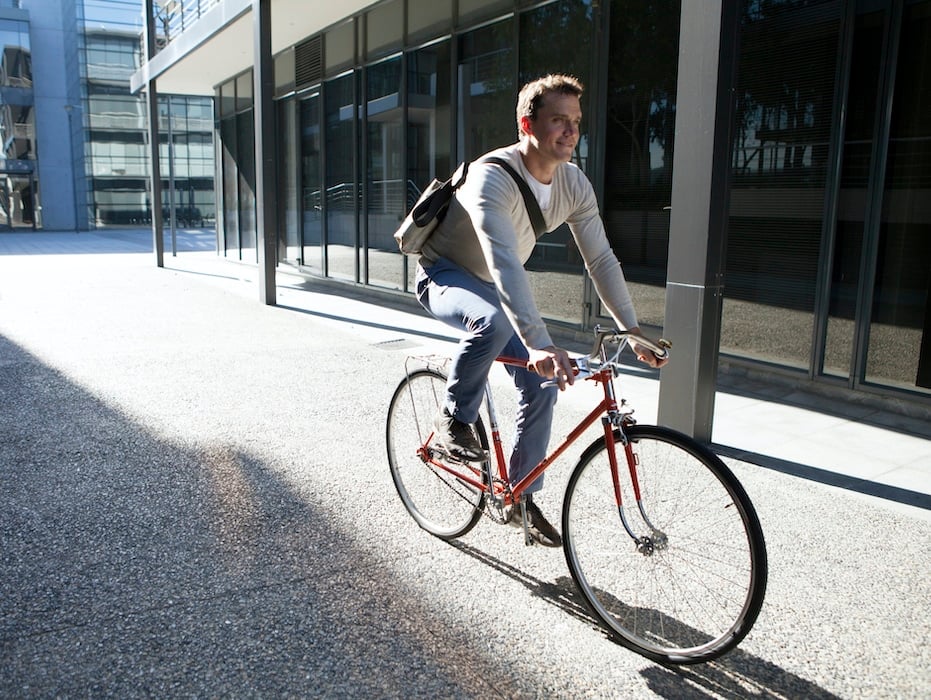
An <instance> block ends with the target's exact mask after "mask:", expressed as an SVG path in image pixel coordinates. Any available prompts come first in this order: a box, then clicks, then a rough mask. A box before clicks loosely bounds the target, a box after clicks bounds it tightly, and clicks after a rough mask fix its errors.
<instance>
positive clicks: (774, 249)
mask: <svg viewBox="0 0 931 700" xmlns="http://www.w3.org/2000/svg"><path fill="white" fill-rule="evenodd" d="M755 7H756V6H755ZM756 9H757V10H758V12H757V13H756V14H754V15H753V16H751V17H750V18H745V22H744V26H743V28H742V30H741V31H742V34H741V38H740V46H741V55H740V59H739V64H738V85H737V106H736V115H735V125H734V141H733V150H732V156H731V164H732V187H731V204H730V218H729V229H728V240H727V250H726V263H725V270H726V276H725V292H724V295H725V296H724V310H723V319H722V331H721V350H722V351H723V352H726V353H730V354H734V355H742V356H747V357H752V358H754V359H760V360H766V361H770V362H774V363H777V364H780V365H785V366H789V367H797V368H799V369H808V367H809V365H810V362H811V350H812V346H811V338H812V334H813V330H814V325H813V324H814V304H815V291H816V283H817V279H818V269H819V262H820V260H819V256H820V248H821V233H822V228H823V221H824V191H825V187H826V184H827V164H828V158H827V156H828V145H829V143H830V138H831V126H832V116H833V114H832V109H833V96H834V87H835V85H834V84H835V73H836V62H837V48H838V41H839V36H840V15H841V11H842V8H841V3H840V2H829V3H822V4H820V5H816V6H814V7H810V8H802V9H795V10H793V11H791V12H789V11H785V8H777V7H775V6H773V7H770V6H759V7H756ZM770 11H772V12H777V13H778V14H777V15H775V16H772V17H771V16H770V15H769V14H768V13H769V12H770ZM772 328H780V329H782V330H781V331H780V333H778V334H774V333H772V332H771V329H772Z"/></svg>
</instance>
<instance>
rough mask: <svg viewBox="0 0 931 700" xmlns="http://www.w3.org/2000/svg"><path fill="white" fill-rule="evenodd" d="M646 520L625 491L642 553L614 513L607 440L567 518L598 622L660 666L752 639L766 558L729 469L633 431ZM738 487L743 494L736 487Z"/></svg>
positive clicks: (574, 482) (579, 481) (586, 466)
mask: <svg viewBox="0 0 931 700" xmlns="http://www.w3.org/2000/svg"><path fill="white" fill-rule="evenodd" d="M629 437H630V439H631V442H632V443H633V448H634V450H635V452H636V453H637V456H638V468H637V475H638V481H639V483H640V492H641V500H642V507H643V511H644V513H645V517H646V518H648V519H649V522H650V523H652V525H653V526H654V527H655V528H656V529H657V531H656V532H652V531H651V530H650V529H649V528H648V527H647V525H646V523H645V521H644V518H643V517H642V516H641V514H640V509H639V508H638V505H637V504H636V503H635V502H634V499H633V494H632V493H630V484H629V483H628V484H624V488H623V492H624V493H623V497H624V499H625V501H624V503H625V505H624V509H625V512H626V513H627V519H628V522H629V523H630V525H631V527H632V528H633V529H634V534H635V535H637V536H638V537H647V538H648V539H647V541H648V542H650V540H651V538H655V537H657V536H658V535H659V533H661V534H662V535H663V536H664V541H663V542H652V544H653V545H654V546H653V547H652V548H651V547H645V548H644V547H641V548H640V549H639V550H638V548H637V547H635V546H634V545H633V544H632V542H631V539H630V537H629V535H628V534H627V533H626V532H625V530H624V528H623V527H622V526H621V524H620V519H619V518H618V516H617V508H616V507H613V504H612V507H608V506H607V504H606V500H607V498H606V494H613V486H612V483H611V478H610V468H609V460H608V457H607V448H606V447H605V443H604V441H603V440H602V441H600V442H599V443H596V444H595V445H593V446H592V447H591V448H589V450H587V451H586V452H585V454H584V455H583V457H582V459H581V460H580V462H579V465H578V466H577V467H576V469H575V471H574V472H573V474H572V477H571V478H570V481H569V486H568V488H567V492H566V500H565V505H564V511H563V537H564V541H565V543H566V560H567V562H568V564H569V568H570V571H571V572H572V575H573V578H575V579H576V582H577V583H578V585H579V588H580V589H581V590H582V592H583V594H584V595H585V598H586V600H587V601H588V602H589V604H590V606H591V607H592V609H593V611H594V612H595V614H596V615H597V616H598V617H599V619H601V620H602V622H604V624H605V625H606V626H607V627H608V628H609V629H611V630H612V632H614V633H615V634H616V635H617V636H618V638H619V639H620V641H622V642H623V643H624V644H626V645H627V646H630V647H631V648H633V649H635V650H637V651H639V652H640V653H643V654H645V655H647V656H650V657H651V658H656V659H661V660H664V661H672V662H678V663H694V662H697V661H705V660H708V659H710V658H715V657H717V656H719V655H720V654H722V653H724V652H726V651H727V650H728V649H730V648H732V647H733V646H734V645H735V644H737V642H739V640H740V639H741V638H742V637H743V636H744V635H745V634H746V632H747V630H748V629H749V626H750V625H751V624H752V622H753V620H754V619H755V617H756V615H757V614H758V613H759V607H760V605H761V604H762V595H763V588H764V586H765V578H766V573H765V567H766V563H765V562H766V560H765V550H764V548H763V542H762V534H761V533H760V531H759V523H758V522H757V520H756V517H755V514H753V512H752V507H751V506H750V505H749V502H745V501H744V500H743V499H745V497H744V496H743V494H742V490H740V489H739V485H736V480H734V479H733V476H732V475H730V473H729V471H727V468H726V467H725V466H724V464H723V463H721V462H720V460H718V459H717V458H716V457H714V455H713V454H711V453H710V452H707V451H705V450H703V449H702V448H700V447H697V446H696V443H694V442H692V441H690V440H689V439H688V438H685V437H684V436H680V435H679V434H678V433H674V432H672V431H668V430H666V429H663V428H646V427H640V426H638V427H633V428H631V429H630V430H629ZM735 485H736V486H735Z"/></svg>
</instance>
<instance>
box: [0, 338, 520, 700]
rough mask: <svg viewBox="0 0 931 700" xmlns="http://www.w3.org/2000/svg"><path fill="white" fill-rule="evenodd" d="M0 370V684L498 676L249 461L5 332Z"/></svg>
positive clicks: (290, 690)
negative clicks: (202, 443) (158, 421)
mask: <svg viewBox="0 0 931 700" xmlns="http://www.w3.org/2000/svg"><path fill="white" fill-rule="evenodd" d="M0 368H2V371H0V403H2V405H3V406H4V418H3V421H2V423H0V513H2V517H0V558H2V563H0V656H2V658H3V659H4V661H3V667H2V672H0V696H3V697H26V696H59V697H68V696H102V695H107V696H115V697H132V696H140V695H144V696H166V695H186V696H187V695H193V696H213V697H217V696H244V695H251V696H255V695H259V696H261V695H271V696H284V695H287V696H298V697H300V696H320V695H327V696H350V695H351V696H359V697H371V696H379V697H384V696H394V695H410V689H411V688H413V689H415V691H414V692H415V694H423V695H424V696H426V695H430V696H434V697H437V696H446V697H465V696H473V695H477V694H483V693H485V692H486V691H487V690H488V688H487V686H486V685H485V683H486V679H490V680H491V681H493V682H495V683H497V682H500V683H501V685H502V686H506V685H507V682H508V681H507V678H506V674H505V673H503V672H501V671H498V670H496V669H495V668H489V664H488V661H487V660H486V659H485V658H484V657H482V656H481V654H480V653H478V652H474V651H470V650H469V646H468V643H467V640H466V638H464V637H461V636H460V634H459V632H457V631H456V630H454V629H450V627H449V625H448V624H445V623H444V621H443V620H441V619H436V618H435V616H434V615H433V614H431V613H430V612H428V611H425V610H424V609H423V608H422V607H421V606H419V605H418V604H417V603H416V602H415V601H414V600H412V597H411V595H410V594H409V591H406V590H405V588H404V586H403V583H401V582H397V581H395V580H393V579H392V577H391V576H390V575H387V574H386V572H385V571H384V567H383V566H381V565H380V564H379V561H378V559H377V553H376V552H377V548H373V549H370V550H364V549H359V548H358V547H357V546H355V545H354V544H353V542H352V540H351V539H350V538H348V537H347V536H345V535H344V534H343V533H341V532H340V531H339V528H338V527H335V526H334V525H333V524H332V523H330V522H328V520H331V519H332V515H328V514H327V513H325V512H323V510H322V509H319V508H318V507H315V505H314V503H313V501H314V495H313V494H309V495H308V494H303V495H299V494H297V493H296V492H295V491H294V490H293V488H291V487H289V485H287V484H285V483H283V482H282V481H281V480H280V479H279V478H278V477H277V476H276V475H275V474H274V473H272V471H271V470H270V469H269V468H267V467H266V465H264V464H263V463H262V462H260V461H257V460H255V459H253V458H251V457H250V456H249V455H247V454H244V453H242V452H238V451H235V450H231V449H229V448H227V447H225V446H223V445H216V446H213V447H209V448H193V447H192V448H191V449H185V448H180V447H178V446H175V445H171V444H167V443H166V442H165V441H163V440H160V439H158V438H156V437H155V436H153V435H152V434H151V433H150V432H148V431H147V430H145V429H142V428H141V427H140V426H139V425H137V424H135V423H134V422H133V421H131V420H128V419H127V417H125V416H123V415H121V414H120V413H118V412H116V411H114V410H113V409H111V408H109V407H108V406H106V405H105V404H104V403H102V402H101V401H100V400H98V399H97V398H95V397H93V396H91V395H89V394H88V393H87V392H86V391H84V390H83V389H82V388H80V387H78V386H77V385H75V384H74V383H73V382H71V381H69V380H68V379H67V378H66V377H64V376H62V375H61V374H59V373H58V372H56V371H54V370H52V369H50V368H49V367H47V366H45V365H43V364H42V363H41V362H40V361H38V360H37V359H36V358H35V357H33V356H32V355H30V354H29V353H27V352H25V351H24V350H22V349H21V348H20V347H18V346H17V345H15V344H14V343H12V342H10V341H9V340H8V339H6V338H4V337H2V336H0ZM449 660H454V662H450V661H449ZM480 673H484V674H488V675H487V676H485V677H482V676H480V675H479V674H480Z"/></svg>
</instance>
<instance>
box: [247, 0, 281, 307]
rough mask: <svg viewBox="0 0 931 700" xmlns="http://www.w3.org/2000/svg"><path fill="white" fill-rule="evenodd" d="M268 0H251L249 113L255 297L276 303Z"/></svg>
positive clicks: (272, 84)
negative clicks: (256, 273)
mask: <svg viewBox="0 0 931 700" xmlns="http://www.w3.org/2000/svg"><path fill="white" fill-rule="evenodd" d="M271 4H272V3H271V0H252V22H253V35H254V40H255V60H254V61H253V66H254V67H253V80H254V89H253V95H254V96H255V97H254V104H253V116H254V119H255V221H256V236H257V237H258V241H257V242H256V243H257V247H258V254H259V297H260V299H261V300H262V302H263V303H265V304H269V305H274V304H276V303H277V294H276V289H275V266H276V264H277V262H278V216H277V207H276V206H275V104H274V102H273V100H272V98H273V96H274V94H275V72H274V63H273V62H272V23H271Z"/></svg>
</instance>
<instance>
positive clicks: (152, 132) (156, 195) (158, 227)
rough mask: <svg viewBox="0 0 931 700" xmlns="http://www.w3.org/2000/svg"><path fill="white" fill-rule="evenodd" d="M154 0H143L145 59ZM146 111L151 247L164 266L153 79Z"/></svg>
mask: <svg viewBox="0 0 931 700" xmlns="http://www.w3.org/2000/svg"><path fill="white" fill-rule="evenodd" d="M153 3H154V0H145V55H146V60H147V61H150V60H152V57H153V56H155V54H156V50H155V12H154V10H153V7H152V5H153ZM145 98H146V112H147V114H148V117H149V163H150V166H151V170H150V172H151V177H152V186H151V191H152V247H153V248H155V264H156V265H157V266H158V267H165V253H164V247H165V246H164V242H165V233H164V229H163V225H162V168H161V163H160V162H159V154H158V90H157V89H156V87H155V80H154V79H152V80H150V81H149V83H148V85H147V86H146V95H145Z"/></svg>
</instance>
